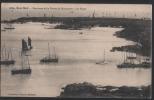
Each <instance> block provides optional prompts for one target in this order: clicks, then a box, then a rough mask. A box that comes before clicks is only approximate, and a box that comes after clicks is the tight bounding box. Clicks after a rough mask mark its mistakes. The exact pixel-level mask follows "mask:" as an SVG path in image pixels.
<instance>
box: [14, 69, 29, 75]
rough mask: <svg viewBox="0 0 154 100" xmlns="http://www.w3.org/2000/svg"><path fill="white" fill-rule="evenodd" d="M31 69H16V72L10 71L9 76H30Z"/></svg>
mask: <svg viewBox="0 0 154 100" xmlns="http://www.w3.org/2000/svg"><path fill="white" fill-rule="evenodd" d="M31 72H32V71H31V69H18V70H12V71H11V74H12V75H15V74H31Z"/></svg>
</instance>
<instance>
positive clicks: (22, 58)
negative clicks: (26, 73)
mask: <svg viewBox="0 0 154 100" xmlns="http://www.w3.org/2000/svg"><path fill="white" fill-rule="evenodd" d="M21 66H22V69H24V57H23V54H22V55H21Z"/></svg>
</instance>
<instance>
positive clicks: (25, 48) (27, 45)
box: [22, 37, 33, 51]
mask: <svg viewBox="0 0 154 100" xmlns="http://www.w3.org/2000/svg"><path fill="white" fill-rule="evenodd" d="M31 41H32V40H31V38H30V37H28V43H27V42H26V41H25V40H24V39H22V51H28V50H31V49H32V48H33V47H32V43H31Z"/></svg>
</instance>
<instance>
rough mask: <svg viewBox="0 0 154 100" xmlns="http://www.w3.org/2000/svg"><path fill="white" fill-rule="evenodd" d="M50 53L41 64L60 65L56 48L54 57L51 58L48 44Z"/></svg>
mask: <svg viewBox="0 0 154 100" xmlns="http://www.w3.org/2000/svg"><path fill="white" fill-rule="evenodd" d="M48 51H49V55H48V56H46V57H44V58H42V59H41V60H40V63H58V56H57V55H56V53H55V48H54V52H53V55H52V56H51V53H50V47H49V43H48Z"/></svg>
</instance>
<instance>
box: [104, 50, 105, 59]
mask: <svg viewBox="0 0 154 100" xmlns="http://www.w3.org/2000/svg"><path fill="white" fill-rule="evenodd" d="M104 61H105V49H104Z"/></svg>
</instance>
